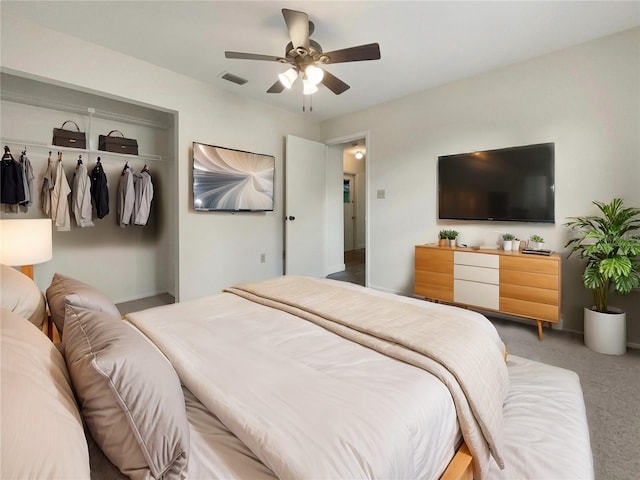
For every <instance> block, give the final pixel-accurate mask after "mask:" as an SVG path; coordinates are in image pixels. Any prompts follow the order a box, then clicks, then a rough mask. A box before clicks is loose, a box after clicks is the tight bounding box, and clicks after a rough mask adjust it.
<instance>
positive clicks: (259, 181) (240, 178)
mask: <svg viewBox="0 0 640 480" xmlns="http://www.w3.org/2000/svg"><path fill="white" fill-rule="evenodd" d="M274 174H275V158H274V157H273V156H271V155H263V154H259V153H251V152H244V151H241V150H233V149H231V148H224V147H216V146H214V145H206V144H204V143H198V142H193V208H194V209H195V210H205V211H227V212H256V211H273V183H274Z"/></svg>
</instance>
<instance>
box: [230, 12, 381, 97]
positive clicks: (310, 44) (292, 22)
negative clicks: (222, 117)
mask: <svg viewBox="0 0 640 480" xmlns="http://www.w3.org/2000/svg"><path fill="white" fill-rule="evenodd" d="M282 15H283V16H284V21H285V23H286V25H287V29H288V31H289V37H290V38H291V42H289V44H288V45H287V46H286V48H285V55H284V57H276V56H272V55H259V54H254V53H242V52H224V55H225V57H226V58H237V59H242V60H264V61H268V62H279V63H285V64H289V65H291V68H289V70H287V71H286V72H284V73H281V74H280V75H278V81H277V82H276V83H274V84H273V85H272V86H271V88H269V90H267V93H280V92H282V91H283V90H284V89H285V88H291V86H292V85H293V83H294V82H295V81H296V80H297V79H298V77H302V81H303V84H304V89H303V93H304V94H305V95H310V94H312V93H315V92H317V91H318V85H319V84H320V83H322V84H323V85H324V86H325V87H327V88H328V89H329V90H331V91H332V92H333V93H335V94H336V95H340V94H341V93H344V92H345V91H347V90H348V89H349V88H350V86H349V85H347V84H346V83H345V82H343V81H342V80H340V79H339V78H338V77H336V76H334V75H332V74H331V73H329V72H327V71H326V70H325V69H324V68H322V66H323V65H326V64H332V63H344V62H359V61H362V60H379V59H380V46H379V45H378V44H377V43H369V44H367V45H359V46H357V47H351V48H345V49H342V50H334V51H333V52H327V53H324V52H323V51H322V47H320V44H319V43H318V42H316V41H314V40H311V39H310V38H309V36H310V35H311V34H312V33H313V30H314V25H313V22H311V21H310V20H309V17H308V15H307V14H306V13H304V12H298V11H296V10H288V9H286V8H283V9H282Z"/></svg>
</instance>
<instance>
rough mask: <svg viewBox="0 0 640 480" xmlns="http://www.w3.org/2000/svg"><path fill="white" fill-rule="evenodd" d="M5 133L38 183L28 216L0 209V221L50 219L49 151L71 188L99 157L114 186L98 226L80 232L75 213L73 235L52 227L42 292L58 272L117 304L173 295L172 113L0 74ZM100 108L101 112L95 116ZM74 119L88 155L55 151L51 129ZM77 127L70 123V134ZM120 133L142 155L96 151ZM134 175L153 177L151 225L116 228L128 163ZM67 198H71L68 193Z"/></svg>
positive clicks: (38, 271) (38, 269)
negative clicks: (103, 139)
mask: <svg viewBox="0 0 640 480" xmlns="http://www.w3.org/2000/svg"><path fill="white" fill-rule="evenodd" d="M1 80H2V100H1V111H0V122H1V123H0V132H1V141H2V145H3V146H4V145H8V146H9V148H10V149H11V153H12V154H13V157H14V158H15V159H16V160H18V159H19V158H20V153H21V152H22V150H24V149H25V147H26V150H27V156H28V158H29V160H30V161H31V165H32V167H33V172H34V175H35V180H34V184H33V185H34V195H35V197H36V198H35V200H34V204H33V205H32V206H31V207H29V209H28V212H26V213H22V212H21V213H8V212H6V211H5V206H4V205H2V206H1V207H2V208H0V218H44V217H45V215H44V212H43V210H42V205H41V200H40V191H41V188H42V182H43V177H44V174H45V172H46V169H47V159H48V156H49V152H51V158H52V160H53V161H56V159H57V155H58V152H59V151H60V152H62V155H63V157H62V158H63V166H64V170H65V173H66V176H67V181H68V182H69V185H70V186H71V185H72V179H73V174H74V171H75V168H76V165H77V163H78V158H79V156H80V155H81V156H82V161H83V163H84V164H85V165H86V167H87V170H88V171H89V172H91V170H93V168H94V167H95V165H96V162H97V158H98V157H100V160H101V163H102V166H103V168H104V171H105V173H106V175H107V182H108V187H109V214H108V215H107V216H105V217H104V218H102V219H98V218H97V217H96V216H95V208H94V210H93V222H94V224H95V226H94V227H84V228H81V227H78V226H77V225H76V223H75V220H74V218H73V213H72V211H71V210H70V215H71V230H70V231H67V232H58V231H56V229H55V227H54V228H53V258H52V260H50V261H48V262H45V263H42V264H39V265H35V266H34V276H35V281H36V283H37V284H38V286H39V287H40V288H41V289H42V290H45V289H46V288H47V287H48V285H49V283H50V282H51V278H52V277H53V275H54V273H56V272H59V273H61V274H64V275H68V276H70V277H73V278H76V279H78V280H81V281H84V282H86V283H89V284H91V285H93V286H95V287H96V288H99V289H100V290H101V291H103V292H104V293H105V294H107V295H108V296H109V297H111V298H112V299H113V300H114V301H115V302H122V301H128V300H133V299H138V298H143V297H146V296H150V295H156V294H160V293H165V292H168V293H170V294H173V288H174V271H175V269H174V265H173V260H174V258H175V253H174V252H175V248H174V245H173V238H174V235H173V231H172V229H173V228H175V227H174V224H175V221H174V219H175V208H174V206H175V202H176V199H175V198H174V196H175V193H174V192H175V191H176V190H177V189H176V186H175V185H174V183H173V182H174V181H175V180H174V179H175V177H176V175H175V172H174V169H175V161H174V158H173V157H174V153H173V152H174V151H175V130H174V114H172V113H169V112H160V111H157V110H154V109H151V108H148V107H143V106H138V105H132V104H127V103H126V102H123V101H121V100H113V99H109V98H106V97H102V96H100V95H95V94H91V93H86V92H80V91H74V90H73V89H69V88H66V87H60V86H55V85H50V84H47V83H43V82H39V81H34V80H30V79H23V78H19V77H15V76H11V75H7V74H4V73H3V74H2V79H1ZM94 110H95V113H93V111H94ZM66 120H73V121H74V122H76V123H77V124H78V126H79V127H80V130H82V131H84V132H85V133H86V137H87V146H86V149H84V150H80V149H74V148H68V147H57V146H53V145H51V143H52V136H53V129H54V128H60V126H61V125H62V123H63V122H64V121H66ZM70 127H73V126H71V125H70V124H67V126H65V128H67V129H69V128H70ZM111 130H119V131H121V132H122V133H123V134H124V136H125V137H127V138H135V139H136V140H137V141H138V151H139V155H138V156H135V155H122V154H112V153H109V152H104V151H98V136H99V135H106V134H107V133H109V131H111ZM127 163H128V165H129V166H130V167H131V168H132V169H133V171H134V172H136V173H137V172H140V171H141V170H142V169H143V167H144V166H145V165H146V166H147V168H148V169H149V171H150V173H151V175H152V181H153V187H154V197H153V203H152V206H151V214H150V217H149V220H148V223H147V225H144V226H138V225H131V226H127V227H121V226H119V225H118V224H117V216H116V198H117V191H118V182H119V179H120V176H121V174H122V170H123V168H124V166H125V164H127ZM68 200H69V201H70V200H71V195H69V197H68Z"/></svg>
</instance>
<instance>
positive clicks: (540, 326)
mask: <svg viewBox="0 0 640 480" xmlns="http://www.w3.org/2000/svg"><path fill="white" fill-rule="evenodd" d="M536 323H537V324H538V340H540V341H542V321H541V320H536Z"/></svg>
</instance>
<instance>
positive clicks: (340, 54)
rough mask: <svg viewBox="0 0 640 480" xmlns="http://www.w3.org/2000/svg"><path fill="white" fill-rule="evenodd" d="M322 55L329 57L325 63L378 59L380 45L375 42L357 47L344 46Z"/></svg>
mask: <svg viewBox="0 0 640 480" xmlns="http://www.w3.org/2000/svg"><path fill="white" fill-rule="evenodd" d="M323 55H326V56H327V57H329V61H327V63H342V62H360V61H362V60H379V59H380V45H378V44H377V43H368V44H367V45H359V46H357V47H351V48H344V49H342V50H334V51H333V52H327V53H324V54H323Z"/></svg>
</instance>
